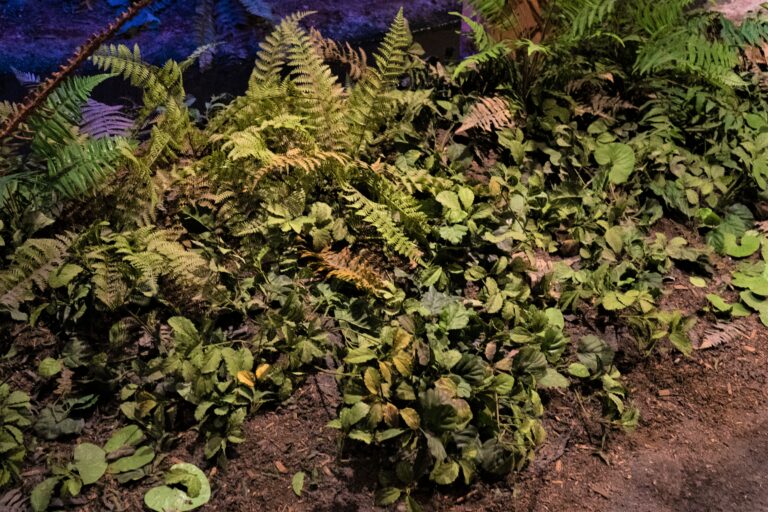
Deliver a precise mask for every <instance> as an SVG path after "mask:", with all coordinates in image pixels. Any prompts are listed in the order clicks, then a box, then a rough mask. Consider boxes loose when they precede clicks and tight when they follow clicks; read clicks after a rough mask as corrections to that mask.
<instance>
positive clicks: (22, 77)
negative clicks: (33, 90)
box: [11, 66, 42, 87]
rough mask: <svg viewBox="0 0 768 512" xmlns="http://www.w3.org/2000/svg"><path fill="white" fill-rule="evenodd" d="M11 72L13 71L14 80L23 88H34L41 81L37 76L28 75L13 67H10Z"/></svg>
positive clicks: (26, 72) (27, 72)
mask: <svg viewBox="0 0 768 512" xmlns="http://www.w3.org/2000/svg"><path fill="white" fill-rule="evenodd" d="M11 71H13V75H14V76H15V77H16V80H18V81H19V83H20V84H21V85H23V86H24V87H35V86H37V84H39V83H40V82H41V81H42V79H41V78H40V76H39V75H36V74H34V73H30V72H29V71H19V70H18V69H16V68H15V67H13V66H11Z"/></svg>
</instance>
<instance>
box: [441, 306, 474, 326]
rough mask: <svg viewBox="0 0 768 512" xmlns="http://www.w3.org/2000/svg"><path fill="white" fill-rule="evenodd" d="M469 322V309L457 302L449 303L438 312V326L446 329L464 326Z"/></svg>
mask: <svg viewBox="0 0 768 512" xmlns="http://www.w3.org/2000/svg"><path fill="white" fill-rule="evenodd" d="M468 324H469V311H467V309H466V308H465V307H464V306H463V305H461V304H460V303H458V302H452V303H450V304H449V305H448V306H447V307H446V308H445V309H443V311H442V312H441V313H440V326H441V327H443V329H445V330H447V331H455V330H459V329H463V328H465V327H466V326H467V325H468Z"/></svg>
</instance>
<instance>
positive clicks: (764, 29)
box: [720, 14, 768, 49]
mask: <svg viewBox="0 0 768 512" xmlns="http://www.w3.org/2000/svg"><path fill="white" fill-rule="evenodd" d="M721 23H722V25H723V29H722V31H721V32H720V35H721V37H722V38H723V40H724V41H725V42H726V43H728V44H731V45H733V46H737V47H739V48H742V49H743V48H746V47H748V46H761V45H762V44H763V43H766V42H768V16H766V15H764V14H757V15H754V16H750V17H747V18H745V19H744V20H742V21H741V23H739V24H736V23H734V22H733V21H731V20H729V19H727V18H725V17H723V18H722V19H721Z"/></svg>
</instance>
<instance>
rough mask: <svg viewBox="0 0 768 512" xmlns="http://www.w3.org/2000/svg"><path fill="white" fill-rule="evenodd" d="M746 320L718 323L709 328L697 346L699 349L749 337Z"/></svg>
mask: <svg viewBox="0 0 768 512" xmlns="http://www.w3.org/2000/svg"><path fill="white" fill-rule="evenodd" d="M747 325H748V324H747V323H746V322H735V323H730V324H724V323H717V324H715V325H714V326H712V327H711V328H710V329H708V330H707V331H706V332H705V333H704V335H703V337H702V339H701V342H700V343H699V346H698V347H697V348H698V349H699V350H706V349H708V348H712V347H716V346H718V345H723V344H729V343H734V342H736V341H738V340H743V339H745V338H748V337H749V334H750V333H748V327H747Z"/></svg>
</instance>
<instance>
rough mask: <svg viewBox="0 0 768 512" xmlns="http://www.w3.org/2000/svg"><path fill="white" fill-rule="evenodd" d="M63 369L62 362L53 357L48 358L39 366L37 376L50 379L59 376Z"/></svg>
mask: <svg viewBox="0 0 768 512" xmlns="http://www.w3.org/2000/svg"><path fill="white" fill-rule="evenodd" d="M61 369H62V365H61V361H59V360H58V359H53V358H52V357H46V358H45V359H43V360H42V361H40V364H39V365H38V366H37V374H38V375H40V376H41V377H42V378H44V379H50V378H51V377H53V376H54V375H56V374H58V373H59V372H60V371H61Z"/></svg>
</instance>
